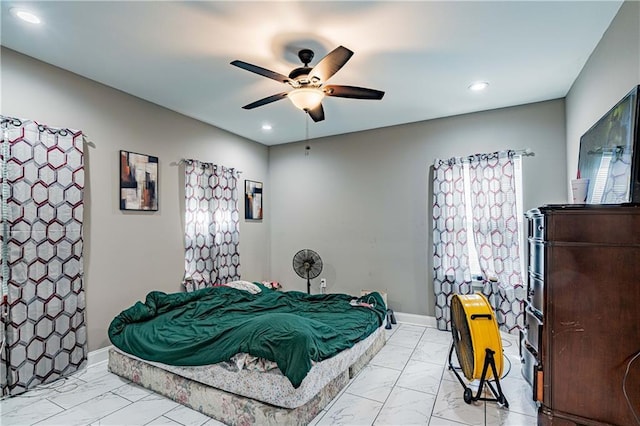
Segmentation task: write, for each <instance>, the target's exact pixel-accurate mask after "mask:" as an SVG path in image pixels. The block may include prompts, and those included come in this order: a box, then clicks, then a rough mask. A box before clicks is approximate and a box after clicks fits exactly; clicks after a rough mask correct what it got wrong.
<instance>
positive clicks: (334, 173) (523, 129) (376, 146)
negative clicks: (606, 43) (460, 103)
mask: <svg viewBox="0 0 640 426" xmlns="http://www.w3.org/2000/svg"><path fill="white" fill-rule="evenodd" d="M564 107H565V106H564V101H563V100H554V101H548V102H542V103H536V104H530V105H524V106H518V107H513V108H506V109H499V110H493V111H486V112H481V113H476V114H468V115H462V116H457V117H450V118H444V119H438V120H431V121H425V122H419V123H413V124H408V125H403V126H395V127H389V128H384V129H378V130H373V131H367V132H360V133H353V134H348V135H342V136H338V137H331V138H324V139H317V140H311V141H310V142H309V146H310V148H311V149H310V150H308V152H307V150H305V145H306V143H305V142H300V143H294V144H287V145H279V146H274V147H271V149H270V152H269V155H270V182H271V186H272V188H271V195H270V196H271V197H272V202H271V208H270V210H267V212H266V214H267V215H269V216H270V217H271V218H272V219H271V220H272V235H271V272H272V276H274V277H277V278H278V279H280V281H282V283H283V285H284V286H285V288H286V289H297V290H301V291H302V290H306V282H305V280H303V279H301V278H299V277H297V275H296V274H295V273H294V272H293V269H292V266H291V262H292V258H293V255H294V254H295V253H296V251H297V250H299V249H302V248H311V249H314V250H316V251H318V253H319V254H320V255H321V257H322V259H323V261H324V270H323V272H322V274H321V277H324V278H326V279H327V285H328V291H330V292H346V293H352V294H356V293H359V291H360V289H362V288H372V289H387V292H388V297H389V304H390V306H391V307H392V308H393V309H394V310H396V311H398V312H404V313H412V314H419V315H433V313H434V309H433V299H434V298H433V283H432V262H431V256H432V245H431V244H432V242H431V227H432V220H431V215H432V212H431V202H432V191H431V189H430V184H431V174H430V168H431V165H432V164H433V160H434V159H435V158H449V157H452V156H460V155H468V154H473V153H480V152H491V151H496V150H502V149H508V148H511V149H524V148H531V149H532V150H533V151H534V152H535V154H536V155H535V156H533V157H525V159H524V161H523V175H524V178H523V180H524V208H525V209H529V208H532V207H536V206H539V205H541V204H545V203H557V202H564V200H565V198H566V195H567V194H566V188H565V186H564V179H565V177H566V174H567V172H566V156H565V155H566V148H565V139H564V138H565V122H564ZM305 153H307V154H308V155H305ZM319 278H320V277H318V279H316V280H314V282H313V283H312V287H313V291H314V292H318V291H319V289H318V286H319Z"/></svg>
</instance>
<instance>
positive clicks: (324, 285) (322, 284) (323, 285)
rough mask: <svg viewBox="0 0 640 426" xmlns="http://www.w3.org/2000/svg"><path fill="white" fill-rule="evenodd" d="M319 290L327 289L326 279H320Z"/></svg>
mask: <svg viewBox="0 0 640 426" xmlns="http://www.w3.org/2000/svg"><path fill="white" fill-rule="evenodd" d="M320 288H327V279H326V278H320Z"/></svg>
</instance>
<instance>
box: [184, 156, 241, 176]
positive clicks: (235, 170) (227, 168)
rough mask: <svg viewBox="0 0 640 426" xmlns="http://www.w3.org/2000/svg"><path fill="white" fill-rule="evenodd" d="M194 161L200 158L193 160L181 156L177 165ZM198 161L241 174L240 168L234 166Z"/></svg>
mask: <svg viewBox="0 0 640 426" xmlns="http://www.w3.org/2000/svg"><path fill="white" fill-rule="evenodd" d="M194 161H200V160H193V159H191V158H181V159H180V161H178V165H181V164H191V163H193V162H194ZM200 163H203V164H210V165H212V166H213V167H222V169H223V170H225V169H226V170H229V171H232V172H236V173H238V174H241V173H242V170H237V169H236V168H235V167H225V166H219V165H217V164H213V163H206V162H204V161H200Z"/></svg>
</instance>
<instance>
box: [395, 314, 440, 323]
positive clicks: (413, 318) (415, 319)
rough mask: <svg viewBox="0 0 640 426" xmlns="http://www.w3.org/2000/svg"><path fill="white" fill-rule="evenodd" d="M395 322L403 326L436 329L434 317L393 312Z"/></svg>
mask: <svg viewBox="0 0 640 426" xmlns="http://www.w3.org/2000/svg"><path fill="white" fill-rule="evenodd" d="M394 315H395V317H396V321H398V322H402V323H405V324H415V325H422V326H425V327H436V317H430V316H427V315H416V314H405V313H403V312H394Z"/></svg>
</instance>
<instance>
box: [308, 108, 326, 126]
mask: <svg viewBox="0 0 640 426" xmlns="http://www.w3.org/2000/svg"><path fill="white" fill-rule="evenodd" d="M307 113H308V114H309V117H311V118H312V119H313V121H315V122H316V123H317V122H318V121H322V120H324V109H323V108H322V104H318V106H317V107H315V108H314V109H310V110H308V111H307Z"/></svg>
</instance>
